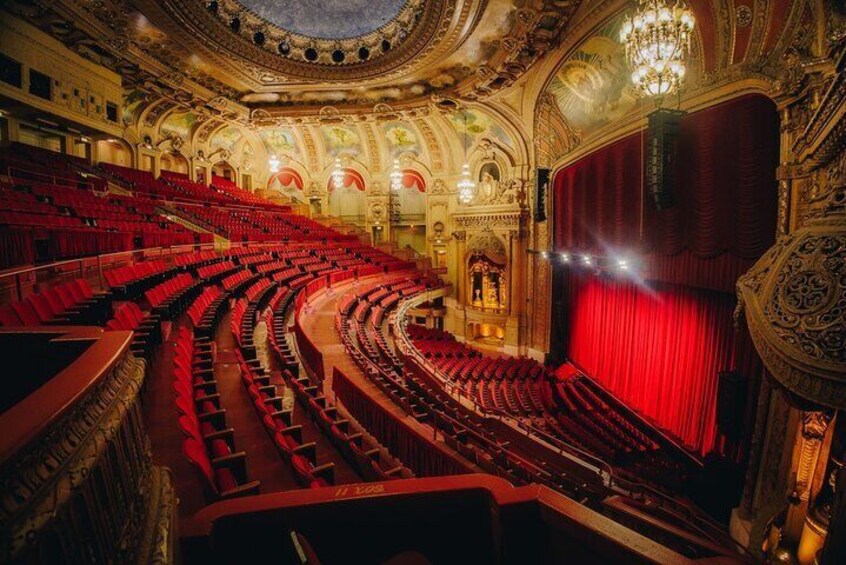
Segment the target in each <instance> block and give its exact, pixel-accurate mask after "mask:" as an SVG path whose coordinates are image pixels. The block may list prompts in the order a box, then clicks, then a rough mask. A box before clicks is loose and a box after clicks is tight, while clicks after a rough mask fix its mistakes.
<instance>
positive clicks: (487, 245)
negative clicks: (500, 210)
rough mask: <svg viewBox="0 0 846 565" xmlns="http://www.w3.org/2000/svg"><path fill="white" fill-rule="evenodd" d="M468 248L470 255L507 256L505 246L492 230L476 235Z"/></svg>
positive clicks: (485, 230)
mask: <svg viewBox="0 0 846 565" xmlns="http://www.w3.org/2000/svg"><path fill="white" fill-rule="evenodd" d="M467 247H468V251H469V252H470V253H494V254H496V255H502V256H504V255H505V244H504V243H503V242H502V240H501V239H500V238H499V237H498V236H497V235H496V234H495V233H494V232H493V230H491V229H484V230H482V231H481V232H480V233H478V234H476V235H474V236H473V239H471V240H470V243H469V244H468V246H467Z"/></svg>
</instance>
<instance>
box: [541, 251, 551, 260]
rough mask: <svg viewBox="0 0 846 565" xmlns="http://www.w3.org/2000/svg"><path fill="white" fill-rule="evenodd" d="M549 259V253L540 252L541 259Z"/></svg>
mask: <svg viewBox="0 0 846 565" xmlns="http://www.w3.org/2000/svg"><path fill="white" fill-rule="evenodd" d="M548 257H549V253H547V252H546V251H541V259H547V258H548Z"/></svg>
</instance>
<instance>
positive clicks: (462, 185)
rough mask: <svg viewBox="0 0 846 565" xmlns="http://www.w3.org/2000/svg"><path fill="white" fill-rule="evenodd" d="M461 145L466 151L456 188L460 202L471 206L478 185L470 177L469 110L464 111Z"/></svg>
mask: <svg viewBox="0 0 846 565" xmlns="http://www.w3.org/2000/svg"><path fill="white" fill-rule="evenodd" d="M461 145H462V147H463V149H464V165H462V167H461V178H460V179H459V181H458V184H457V185H456V188H458V201H459V202H461V203H462V204H470V202H471V201H472V200H473V196H474V192H475V190H476V183H475V182H473V179H472V178H471V177H470V165H469V164H468V163H467V110H465V111H464V136H463V137H462V138H461Z"/></svg>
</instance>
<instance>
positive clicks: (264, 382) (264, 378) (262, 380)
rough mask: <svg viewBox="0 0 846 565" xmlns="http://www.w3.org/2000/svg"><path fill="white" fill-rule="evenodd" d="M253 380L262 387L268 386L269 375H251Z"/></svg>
mask: <svg viewBox="0 0 846 565" xmlns="http://www.w3.org/2000/svg"><path fill="white" fill-rule="evenodd" d="M253 382H254V383H256V384H257V385H259V386H260V387H262V388H264V387H266V386H270V375H253Z"/></svg>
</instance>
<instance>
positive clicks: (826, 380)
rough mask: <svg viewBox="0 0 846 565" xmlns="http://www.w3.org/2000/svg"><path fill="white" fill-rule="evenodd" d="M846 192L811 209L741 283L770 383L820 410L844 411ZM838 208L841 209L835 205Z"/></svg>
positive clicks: (830, 196) (830, 195) (831, 195)
mask: <svg viewBox="0 0 846 565" xmlns="http://www.w3.org/2000/svg"><path fill="white" fill-rule="evenodd" d="M844 195H846V189H844V188H842V187H841V188H840V189H838V190H835V191H833V192H830V193H828V195H827V197H826V198H824V199H820V200H819V201H817V202H815V203H814V207H815V210H814V211H815V213H814V214H812V216H811V220H810V221H809V223H808V224H807V225H806V226H804V227H802V228H800V229H799V230H797V231H795V232H793V233H791V234H789V235H786V236H783V237H781V238H780V239H779V240H778V241H777V243H776V245H775V246H773V248H771V249H770V250H769V251H768V252H767V253H766V254H765V255H764V256H763V257H762V258H761V259H760V260H759V261H758V263H756V264H755V266H754V267H752V269H751V270H750V271H749V272H748V273H747V274H745V275H744V276H742V277H741V278H740V280H739V281H738V292H739V297H740V303H741V304H742V308H743V309H745V312H746V321H747V323H748V325H749V329H750V333H751V335H752V339H753V341H754V342H755V346H756V348H757V349H758V351H759V353H760V354H761V358H762V359H763V360H764V363H765V364H766V365H767V368H768V369H769V371H770V373H771V374H772V375H773V377H774V378H775V379H776V380H777V381H779V382H780V383H781V384H782V385H784V386H785V387H786V388H788V389H789V390H791V391H792V392H794V393H795V394H798V395H799V396H801V397H803V398H805V399H807V400H811V401H812V402H815V403H817V404H819V405H821V406H829V407H832V408H840V409H842V408H844V407H846V213H844V205H843V204H842V203H843V201H844ZM837 203H840V205H838V204H837Z"/></svg>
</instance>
